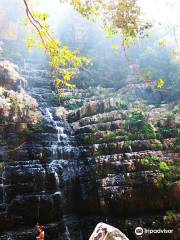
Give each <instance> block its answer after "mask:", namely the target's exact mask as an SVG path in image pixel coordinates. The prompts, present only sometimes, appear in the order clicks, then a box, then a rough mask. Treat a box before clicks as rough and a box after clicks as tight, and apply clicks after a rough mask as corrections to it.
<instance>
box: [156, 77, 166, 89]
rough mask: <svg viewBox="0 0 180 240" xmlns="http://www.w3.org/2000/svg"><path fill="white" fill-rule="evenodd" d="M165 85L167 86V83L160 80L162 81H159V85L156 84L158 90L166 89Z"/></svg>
mask: <svg viewBox="0 0 180 240" xmlns="http://www.w3.org/2000/svg"><path fill="white" fill-rule="evenodd" d="M164 84H165V81H164V80H163V79H161V78H160V79H159V80H158V82H157V84H156V87H157V88H158V89H161V88H163V87H164Z"/></svg>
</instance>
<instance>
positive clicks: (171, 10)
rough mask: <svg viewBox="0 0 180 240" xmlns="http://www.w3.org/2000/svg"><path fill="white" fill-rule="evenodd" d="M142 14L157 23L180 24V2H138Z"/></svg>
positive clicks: (169, 0)
mask: <svg viewBox="0 0 180 240" xmlns="http://www.w3.org/2000/svg"><path fill="white" fill-rule="evenodd" d="M138 1H139V5H140V6H141V7H142V12H144V13H145V16H146V17H147V18H148V19H150V20H152V19H153V20H155V21H156V22H161V23H164V22H165V23H169V24H171V23H172V24H180V0H138Z"/></svg>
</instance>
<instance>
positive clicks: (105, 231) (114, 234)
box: [89, 223, 128, 240]
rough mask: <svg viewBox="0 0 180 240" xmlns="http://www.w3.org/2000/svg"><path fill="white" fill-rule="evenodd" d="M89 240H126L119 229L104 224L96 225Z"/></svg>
mask: <svg viewBox="0 0 180 240" xmlns="http://www.w3.org/2000/svg"><path fill="white" fill-rule="evenodd" d="M89 240H128V238H127V237H126V235H125V234H124V233H122V232H121V231H120V230H119V229H117V228H115V227H113V226H111V225H108V224H105V223H98V224H97V226H96V228H95V230H94V232H93V233H92V235H91V237H90V238H89Z"/></svg>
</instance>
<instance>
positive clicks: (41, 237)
mask: <svg viewBox="0 0 180 240" xmlns="http://www.w3.org/2000/svg"><path fill="white" fill-rule="evenodd" d="M36 239H37V240H44V231H41V232H40V233H39V236H38V237H37V238H36Z"/></svg>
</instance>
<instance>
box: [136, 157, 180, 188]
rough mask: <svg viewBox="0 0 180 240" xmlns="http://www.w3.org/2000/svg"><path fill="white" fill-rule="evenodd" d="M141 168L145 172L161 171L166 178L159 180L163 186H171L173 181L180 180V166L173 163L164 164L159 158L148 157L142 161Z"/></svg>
mask: <svg viewBox="0 0 180 240" xmlns="http://www.w3.org/2000/svg"><path fill="white" fill-rule="evenodd" d="M140 167H141V168H142V169H144V170H152V171H155V170H157V171H159V172H160V173H162V174H163V175H164V176H163V177H161V178H160V179H159V184H160V185H162V186H167V187H168V186H171V184H172V183H173V181H176V180H178V179H180V164H179V163H177V162H175V161H171V162H168V163H166V162H162V161H161V159H160V158H159V157H156V156H147V157H145V158H144V159H142V160H141V161H140Z"/></svg>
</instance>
